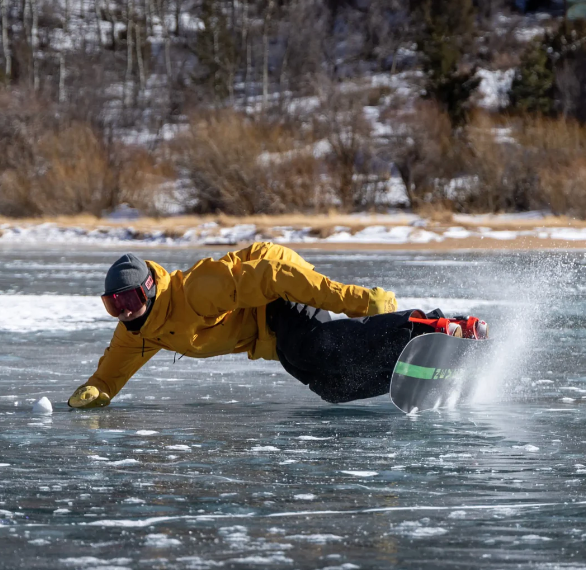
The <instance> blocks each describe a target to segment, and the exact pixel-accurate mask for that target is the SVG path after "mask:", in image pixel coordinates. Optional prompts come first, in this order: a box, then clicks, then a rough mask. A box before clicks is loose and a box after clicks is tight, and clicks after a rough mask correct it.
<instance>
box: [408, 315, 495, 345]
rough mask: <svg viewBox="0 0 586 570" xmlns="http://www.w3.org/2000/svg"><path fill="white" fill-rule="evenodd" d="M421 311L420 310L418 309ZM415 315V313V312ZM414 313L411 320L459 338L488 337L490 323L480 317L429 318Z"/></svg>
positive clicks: (480, 338) (477, 338)
mask: <svg viewBox="0 0 586 570" xmlns="http://www.w3.org/2000/svg"><path fill="white" fill-rule="evenodd" d="M417 313H419V311H417ZM414 315H415V313H414ZM414 315H412V316H411V317H409V320H410V321H411V322H412V323H420V324H422V325H427V326H429V327H432V328H433V329H434V332H437V333H444V334H447V335H449V336H455V337H458V338H470V339H475V340H485V339H487V338H488V324H487V323H486V322H485V321H481V320H480V319H479V318H478V317H464V316H457V317H453V318H451V319H448V318H440V319H427V318H420V317H418V316H414Z"/></svg>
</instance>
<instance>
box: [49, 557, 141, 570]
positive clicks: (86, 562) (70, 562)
mask: <svg viewBox="0 0 586 570" xmlns="http://www.w3.org/2000/svg"><path fill="white" fill-rule="evenodd" d="M59 562H61V563H62V564H65V565H66V566H75V567H76V568H80V567H81V566H92V567H94V568H96V567H98V568H99V567H108V568H113V567H114V566H118V567H120V566H125V565H126V564H130V563H131V562H132V559H130V558H110V559H108V560H105V559H103V558H96V557H95V556H78V557H76V558H60V559H59Z"/></svg>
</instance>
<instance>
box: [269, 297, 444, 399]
mask: <svg viewBox="0 0 586 570" xmlns="http://www.w3.org/2000/svg"><path fill="white" fill-rule="evenodd" d="M413 312H414V311H413V310H409V311H400V312H396V313H388V314H383V315H376V316H374V317H361V318H355V319H332V318H331V315H330V313H329V312H328V311H322V310H321V309H315V308H314V307H310V306H308V305H302V304H299V303H292V302H289V301H285V300H284V299H278V300H276V301H274V302H272V303H270V304H269V305H267V324H268V325H269V327H270V329H271V330H272V331H273V332H274V333H275V335H276V337H277V355H278V357H279V360H280V362H281V364H282V365H283V368H284V369H285V370H286V371H287V372H288V373H289V374H291V376H293V377H295V378H297V380H299V381H301V382H303V384H306V385H307V386H309V389H310V390H312V391H313V392H315V393H316V394H318V395H319V396H321V398H322V399H324V400H326V401H327V402H331V403H342V402H350V401H352V400H359V399H362V398H372V397H374V396H381V395H383V394H386V393H388V392H389V386H390V381H391V374H392V372H393V368H394V367H395V363H396V362H397V359H398V358H399V355H400V354H401V351H402V350H403V348H405V346H406V345H407V343H408V342H409V341H410V340H411V339H412V338H414V337H415V336H417V335H418V334H422V333H423V332H431V331H430V327H428V326H426V325H420V324H417V323H412V322H410V321H409V316H410V315H411V314H412V313H413ZM439 317H443V314H441V311H439V310H436V311H434V312H433V313H429V318H439ZM432 330H433V329H432Z"/></svg>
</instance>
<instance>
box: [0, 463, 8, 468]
mask: <svg viewBox="0 0 586 570" xmlns="http://www.w3.org/2000/svg"><path fill="white" fill-rule="evenodd" d="M0 467H10V463H0Z"/></svg>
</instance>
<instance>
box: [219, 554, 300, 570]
mask: <svg viewBox="0 0 586 570" xmlns="http://www.w3.org/2000/svg"><path fill="white" fill-rule="evenodd" d="M230 562H236V563H237V564H257V565H259V566H260V565H262V566H265V567H267V568H271V566H272V565H273V564H292V563H293V559H292V558H287V557H286V556H284V555H283V554H281V553H276V554H274V555H273V556H244V557H243V558H232V559H230Z"/></svg>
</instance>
